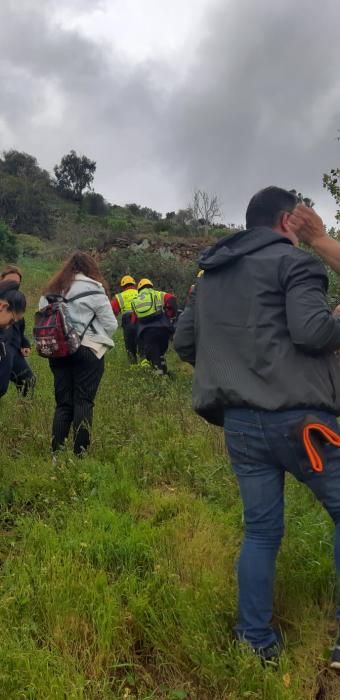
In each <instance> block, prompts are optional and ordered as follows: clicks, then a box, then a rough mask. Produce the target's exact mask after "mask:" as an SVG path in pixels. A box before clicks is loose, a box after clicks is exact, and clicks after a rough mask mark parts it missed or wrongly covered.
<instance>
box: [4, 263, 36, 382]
mask: <svg viewBox="0 0 340 700" xmlns="http://www.w3.org/2000/svg"><path fill="white" fill-rule="evenodd" d="M0 280H6V281H8V282H9V281H12V282H15V283H16V284H18V286H20V284H21V281H22V273H21V270H20V268H19V267H17V266H16V265H8V266H7V267H6V268H5V269H4V270H3V271H2V272H1V274H0ZM8 333H9V341H8V342H9V344H10V346H11V356H12V371H11V377H10V379H11V382H13V384H15V386H16V388H17V390H18V392H19V393H20V394H21V395H22V396H27V394H28V392H29V390H30V389H32V390H33V388H34V385H35V382H36V379H35V376H34V374H33V372H32V370H31V368H30V366H29V364H28V362H27V360H26V358H27V357H28V356H29V355H30V354H31V344H30V341H29V340H28V338H27V336H26V335H25V319H24V318H22V319H20V320H19V321H15V322H14V323H13V324H12V327H11V329H10V330H9V331H8Z"/></svg>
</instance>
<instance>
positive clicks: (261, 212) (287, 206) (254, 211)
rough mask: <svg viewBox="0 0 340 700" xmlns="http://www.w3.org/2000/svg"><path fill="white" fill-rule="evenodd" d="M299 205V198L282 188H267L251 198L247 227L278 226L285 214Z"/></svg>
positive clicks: (247, 213) (247, 212) (247, 214)
mask: <svg viewBox="0 0 340 700" xmlns="http://www.w3.org/2000/svg"><path fill="white" fill-rule="evenodd" d="M297 204H298V197H297V195H296V194H295V193H294V192H289V191H288V190H284V189H282V188H281V187H274V186H272V187H265V189H264V190H260V191H259V192H257V193H256V194H254V196H253V197H252V198H251V200H250V202H249V204H248V207H247V211H246V227H247V228H253V227H254V226H269V227H271V228H272V227H273V226H276V225H277V224H278V223H279V221H280V215H281V214H282V213H283V212H291V211H293V209H295V207H296V205H297Z"/></svg>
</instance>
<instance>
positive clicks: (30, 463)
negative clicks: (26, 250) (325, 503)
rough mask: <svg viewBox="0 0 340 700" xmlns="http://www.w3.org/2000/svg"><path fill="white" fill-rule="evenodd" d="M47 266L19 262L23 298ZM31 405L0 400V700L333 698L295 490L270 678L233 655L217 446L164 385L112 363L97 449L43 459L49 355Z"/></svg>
mask: <svg viewBox="0 0 340 700" xmlns="http://www.w3.org/2000/svg"><path fill="white" fill-rule="evenodd" d="M52 267H53V263H52V262H51V263H50V262H45V263H42V262H38V261H32V263H31V264H30V265H27V264H25V268H26V290H27V292H28V296H29V299H30V301H31V303H33V300H34V302H35V301H36V299H37V297H38V295H39V290H40V288H41V286H42V284H43V283H44V281H45V279H46V275H47V274H49V273H50V271H51V269H52ZM32 364H33V365H34V368H35V370H36V373H37V375H38V384H37V389H36V394H35V397H34V400H33V401H24V400H20V399H18V398H17V397H16V396H15V392H14V391H13V388H12V389H11V390H10V392H9V394H8V395H7V396H6V397H5V398H4V399H2V400H1V419H2V421H1V424H2V429H1V438H0V440H1V442H0V458H1V459H0V465H1V466H0V471H1V480H0V504H1V510H0V558H1V583H0V698H3V699H4V700H5V699H6V700H12V699H13V700H14V699H15V700H17V699H19V698H23V699H25V700H26V699H27V700H47V699H50V700H66V699H67V700H85V699H86V700H104V699H105V700H106V699H107V700H110V699H112V700H123V699H125V700H126V698H128V699H130V700H132V699H133V700H137V699H138V700H151V698H152V699H155V700H189V699H190V700H241V699H243V698H247V699H248V700H249V699H251V700H263V699H265V700H307V699H310V700H312V699H316V700H328V699H329V700H331V699H333V698H334V699H335V698H337V697H340V680H338V678H337V677H336V676H333V675H331V674H330V673H329V672H328V671H327V670H326V658H327V655H328V648H329V646H330V644H331V643H332V641H333V635H334V633H335V628H334V623H333V617H332V614H333V602H332V598H333V568H332V527H331V525H330V522H329V520H328V518H327V516H326V515H325V514H324V513H323V512H322V510H321V508H320V507H319V506H318V505H317V504H316V503H315V502H314V500H313V499H312V497H311V496H310V495H309V494H308V493H307V491H306V490H305V489H303V488H302V487H301V486H300V485H298V484H296V483H294V482H293V481H292V480H291V479H288V483H287V499H286V500H287V509H286V537H285V540H284V545H283V548H282V551H281V553H280V558H279V564H278V576H277V588H276V604H275V609H276V614H277V619H276V622H277V623H278V624H280V625H281V626H282V629H283V631H284V633H285V635H286V637H287V642H288V647H287V653H286V654H285V655H284V656H283V658H282V662H281V665H280V668H279V670H278V671H273V670H270V669H269V670H268V669H267V670H264V669H263V668H262V667H261V665H260V663H259V661H258V660H257V659H256V658H253V656H252V655H250V654H249V653H248V651H247V650H245V649H242V648H240V647H239V646H235V644H234V642H233V639H232V627H233V624H234V621H235V614H236V588H235V577H234V566H235V561H236V558H237V554H238V551H239V546H240V541H241V537H242V512H241V505H240V499H239V496H238V491H237V486H236V482H235V479H234V476H233V474H232V472H231V469H230V466H229V465H228V462H227V460H226V459H225V455H224V446H223V435H222V432H221V431H219V430H218V429H214V428H212V427H210V426H208V425H207V424H205V423H204V422H203V421H202V420H200V419H199V418H198V417H196V416H195V415H194V414H193V413H192V411H191V407H190V388H191V376H190V370H188V368H187V367H185V366H183V365H181V364H180V363H179V362H178V360H177V359H176V358H175V356H174V354H173V353H171V357H170V364H171V367H172V369H173V370H174V371H175V373H176V378H175V379H174V380H173V381H168V380H166V379H165V380H159V379H157V378H155V377H154V376H153V375H152V374H150V373H148V372H145V371H142V370H141V369H140V368H138V367H132V368H131V367H129V366H128V365H127V362H126V359H125V354H124V349H123V344H122V337H121V335H120V334H119V335H118V337H117V343H116V348H115V350H114V351H113V352H111V353H110V354H109V355H108V357H107V365H106V372H105V375H104V379H103V382H102V385H101V388H100V393H99V396H98V400H97V405H96V411H95V425H94V435H93V446H92V450H91V453H90V455H89V456H88V457H86V458H85V459H84V460H82V461H75V460H74V458H73V456H72V454H71V453H70V452H65V454H64V455H63V457H62V460H61V463H60V466H59V467H58V468H54V467H53V466H52V463H51V458H50V453H49V437H50V424H51V417H52V411H53V396H52V381H51V375H50V373H49V370H48V364H47V362H46V361H44V360H42V359H40V358H38V357H37V356H33V358H32Z"/></svg>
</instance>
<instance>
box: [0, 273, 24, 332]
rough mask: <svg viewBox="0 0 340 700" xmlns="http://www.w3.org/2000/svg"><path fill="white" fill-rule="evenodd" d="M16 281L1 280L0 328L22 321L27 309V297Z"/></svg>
mask: <svg viewBox="0 0 340 700" xmlns="http://www.w3.org/2000/svg"><path fill="white" fill-rule="evenodd" d="M18 286H19V285H18V284H17V283H16V282H14V281H5V282H0V328H7V327H8V326H10V325H11V324H12V323H14V321H20V320H21V319H22V317H23V315H24V313H25V310H26V297H25V295H24V294H23V293H22V292H20V291H19V289H18Z"/></svg>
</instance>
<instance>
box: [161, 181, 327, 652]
mask: <svg viewBox="0 0 340 700" xmlns="http://www.w3.org/2000/svg"><path fill="white" fill-rule="evenodd" d="M296 204H297V200H296V197H295V195H294V194H292V193H290V192H287V191H286V190H282V189H280V188H278V187H268V188H266V189H265V190H262V191H260V192H258V193H257V194H256V195H255V196H254V197H253V198H252V199H251V201H250V203H249V206H248V209H247V214H246V224H247V229H246V230H245V231H240V232H239V233H237V234H235V235H232V236H228V237H226V238H224V239H222V240H221V241H219V242H218V243H217V244H216V245H215V246H213V247H212V248H210V249H209V250H208V251H206V252H205V253H204V254H203V256H202V258H201V260H200V261H199V265H200V268H202V269H203V270H204V276H203V277H202V278H201V279H200V280H199V281H198V282H197V284H196V287H195V290H194V292H193V294H192V295H191V298H190V300H189V303H188V305H187V307H186V309H185V310H184V312H183V314H182V315H181V317H180V319H179V322H178V327H177V331H176V334H175V338H174V345H175V349H176V350H177V352H178V354H179V356H180V357H181V358H182V359H183V360H185V361H187V362H190V363H191V364H192V365H194V367H195V372H194V383H193V405H194V408H195V410H196V411H197V412H198V413H199V414H200V415H201V416H203V417H204V418H206V420H208V421H210V422H211V423H214V424H216V425H221V426H224V429H225V435H226V443H227V447H228V451H229V454H230V457H231V462H232V465H233V468H234V471H235V473H236V476H237V478H238V481H239V485H240V491H241V496H242V499H243V505H244V518H245V540H244V544H243V547H242V552H241V556H240V561H239V569H238V581H239V619H238V625H237V635H238V638H239V639H240V640H244V641H246V642H248V644H250V645H251V647H252V648H253V649H254V651H255V652H256V653H258V654H260V655H261V656H262V657H263V658H264V659H268V658H270V659H271V658H273V656H275V655H277V654H278V647H279V640H278V637H277V635H276V633H275V631H274V630H273V628H272V626H271V618H272V605H273V586H274V574H275V561H276V555H277V552H278V549H279V546H280V542H281V538H282V535H283V510H284V508H283V492H284V474H285V470H288V471H290V472H291V473H292V474H293V475H294V476H295V477H296V478H297V479H298V480H299V481H303V482H304V483H305V484H306V485H307V486H309V488H310V489H311V490H312V491H313V492H314V494H315V495H316V497H317V498H318V499H319V500H320V501H322V503H323V505H324V506H325V508H326V509H327V511H328V512H329V514H330V515H331V517H332V518H333V521H334V523H335V526H336V546H335V556H336V568H337V572H338V575H339V574H340V450H339V448H337V447H334V446H330V445H327V446H326V447H325V459H326V468H325V469H324V471H323V472H322V473H321V474H320V473H316V472H315V471H313V469H312V468H311V464H310V463H309V460H308V458H307V453H306V452H305V450H304V447H303V444H302V442H301V441H300V440H299V439H298V438H297V437H295V434H296V433H295V431H296V429H297V426H298V425H299V424H300V423H301V422H302V421H303V420H304V419H305V418H306V415H307V414H313V417H314V418H316V419H317V420H318V421H319V422H321V423H324V424H326V425H327V426H328V427H329V428H331V429H332V430H333V431H335V432H336V433H338V432H339V431H338V425H337V421H336V416H337V415H339V413H340V367H339V365H338V363H337V360H336V357H335V355H334V351H335V350H337V349H339V348H340V316H337V315H333V314H332V313H331V311H330V309H329V307H328V304H327V299H326V292H327V286H328V279H327V274H326V270H325V268H324V267H323V265H322V264H321V263H320V262H319V260H317V259H316V258H315V257H312V256H311V255H310V254H309V253H307V252H305V251H303V250H299V249H298V248H297V247H296V244H297V238H296V236H295V235H294V233H292V232H291V229H290V226H289V220H290V217H291V214H292V212H293V210H294V208H295V206H296ZM329 463H331V464H332V468H331V469H327V464H329ZM335 467H337V469H336V468H335ZM338 618H339V619H340V607H339V608H338ZM339 643H340V640H339ZM333 662H334V663H333V665H335V666H336V659H335V658H334V657H333Z"/></svg>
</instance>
